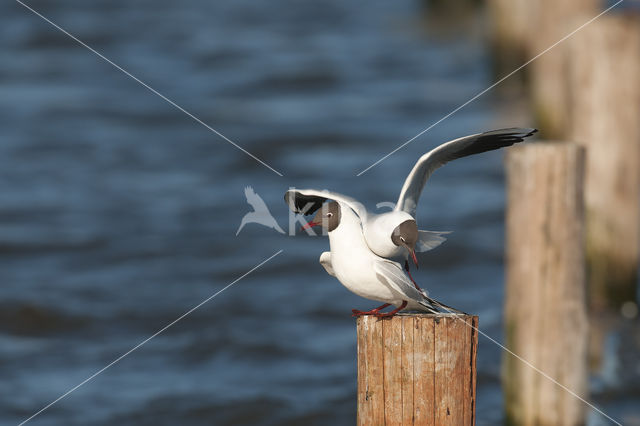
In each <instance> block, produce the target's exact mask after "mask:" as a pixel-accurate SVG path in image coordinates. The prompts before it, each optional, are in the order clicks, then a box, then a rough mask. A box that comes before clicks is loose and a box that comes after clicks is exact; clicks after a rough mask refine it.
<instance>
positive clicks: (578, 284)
mask: <svg viewBox="0 0 640 426" xmlns="http://www.w3.org/2000/svg"><path fill="white" fill-rule="evenodd" d="M584 156H585V151H584V149H583V148H582V147H580V146H578V145H577V144H573V143H568V142H567V143H530V144H525V145H522V146H518V147H513V148H511V149H509V151H508V152H507V161H506V169H507V181H508V184H507V187H508V189H507V194H508V206H507V223H506V226H507V229H506V231H507V238H506V239H507V241H506V259H507V273H506V302H505V319H504V321H505V340H506V346H507V347H508V348H509V349H510V350H512V351H513V352H514V353H516V354H518V355H519V356H521V357H522V358H524V359H525V360H527V361H528V362H530V363H531V364H532V365H533V366H535V367H536V368H538V369H539V370H541V371H543V372H544V373H546V374H547V375H549V376H550V377H552V378H553V379H554V380H556V381H557V382H559V383H561V384H562V385H564V386H566V387H567V388H569V389H571V390H572V391H573V392H575V393H576V394H577V395H580V396H581V397H583V398H584V397H586V394H587V391H588V387H587V378H588V370H587V345H588V320H587V313H586V310H587V308H586V289H585V287H586V284H585V261H584V245H583V227H584V226H583V222H584V218H583V168H584ZM503 389H504V395H505V410H506V415H507V421H508V422H509V423H510V424H515V425H578V424H583V423H584V421H585V409H584V408H585V405H584V403H583V402H581V401H580V400H578V399H577V398H576V397H574V396H573V395H571V394H569V393H568V392H567V391H566V390H564V389H562V388H561V387H559V386H558V385H557V384H555V383H553V382H552V381H551V380H549V379H548V378H546V377H544V376H542V375H541V374H540V373H539V372H537V371H535V370H534V369H533V368H531V366H528V365H526V364H525V363H523V362H522V361H520V360H518V359H516V358H514V357H513V356H512V355H510V354H506V353H505V355H504V359H503Z"/></svg>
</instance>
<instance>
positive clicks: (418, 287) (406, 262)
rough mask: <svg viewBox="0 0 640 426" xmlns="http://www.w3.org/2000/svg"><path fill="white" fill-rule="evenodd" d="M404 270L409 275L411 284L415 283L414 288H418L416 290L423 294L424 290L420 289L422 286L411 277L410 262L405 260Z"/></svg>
mask: <svg viewBox="0 0 640 426" xmlns="http://www.w3.org/2000/svg"><path fill="white" fill-rule="evenodd" d="M404 270H405V271H407V275H409V278H410V279H411V282H412V283H413V285H414V286H416V288H417V289H418V291H419V292H420V293H422V289H421V288H420V286H419V285H418V283H416V282H415V281H414V279H413V277H412V276H411V272H409V261H408V260H405V261H404Z"/></svg>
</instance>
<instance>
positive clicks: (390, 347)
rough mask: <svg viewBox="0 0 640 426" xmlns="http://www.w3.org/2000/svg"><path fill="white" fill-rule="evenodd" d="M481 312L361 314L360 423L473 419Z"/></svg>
mask: <svg viewBox="0 0 640 426" xmlns="http://www.w3.org/2000/svg"><path fill="white" fill-rule="evenodd" d="M477 327H478V317H477V316H472V315H444V314H442V315H431V314H429V315H427V314H400V315H396V316H394V317H391V318H384V319H379V318H376V317H373V316H370V315H366V316H363V317H360V318H358V320H357V329H358V421H357V423H358V425H363V426H364V425H367V426H369V425H416V426H418V425H445V424H446V425H473V424H474V423H475V401H476V351H477V346H478V334H477V332H476V329H477Z"/></svg>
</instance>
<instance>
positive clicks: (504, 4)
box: [488, 0, 534, 87]
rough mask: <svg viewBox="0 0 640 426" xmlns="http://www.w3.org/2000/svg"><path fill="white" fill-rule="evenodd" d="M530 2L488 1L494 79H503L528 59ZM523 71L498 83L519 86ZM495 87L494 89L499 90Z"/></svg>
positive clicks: (531, 7) (517, 0) (530, 26)
mask: <svg viewBox="0 0 640 426" xmlns="http://www.w3.org/2000/svg"><path fill="white" fill-rule="evenodd" d="M532 3H533V2H531V1H530V0H489V2H488V6H489V11H490V13H491V46H492V50H493V68H494V74H495V77H496V78H500V77H503V76H504V75H506V74H508V73H510V72H511V71H513V70H514V69H516V68H518V67H519V66H521V65H522V64H524V63H525V62H526V61H527V60H528V59H529V51H528V47H529V43H530V40H531V36H530V34H529V32H530V31H532V30H533V28H532V25H531V24H532V22H531V11H532V10H533V7H534V5H533V4H532ZM525 72H526V69H524V70H522V71H521V72H519V73H516V74H515V75H514V76H512V77H510V78H509V79H507V81H505V82H504V83H502V84H501V85H500V86H502V85H503V84H514V83H512V82H516V83H519V82H522V81H523V80H524V79H523V78H522V76H523V75H524V73H525ZM500 86H498V87H500Z"/></svg>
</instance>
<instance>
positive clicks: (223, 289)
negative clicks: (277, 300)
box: [18, 250, 283, 426]
mask: <svg viewBox="0 0 640 426" xmlns="http://www.w3.org/2000/svg"><path fill="white" fill-rule="evenodd" d="M282 252H283V250H279V251H277V252H276V253H274V254H272V255H271V256H270V257H268V258H267V259H265V260H263V261H262V262H260V263H259V264H257V265H256V266H254V267H253V268H251V269H250V270H249V271H247V272H245V273H244V274H242V275H241V276H240V277H238V278H236V279H235V280H233V281H232V282H230V283H229V284H227V285H226V286H224V287H223V288H222V289H221V290H218V291H217V292H215V293H214V294H212V295H211V296H209V297H207V298H206V299H204V300H203V301H202V302H200V303H198V304H197V305H196V306H194V307H193V308H191V309H189V310H188V311H187V312H185V313H184V314H182V315H180V316H179V317H178V318H176V319H175V320H173V321H171V322H170V323H169V324H167V325H165V326H164V327H162V328H161V329H160V330H158V331H156V332H155V333H154V334H152V335H151V336H149V337H147V338H146V339H144V340H143V341H142V342H140V343H138V344H137V345H135V346H134V347H133V348H131V349H129V350H128V351H127V352H125V353H124V354H122V355H120V356H119V357H118V358H116V359H114V360H113V361H111V362H110V363H109V364H107V365H106V366H104V367H102V368H101V369H100V370H98V371H96V372H95V373H93V374H92V375H91V376H89V377H87V378H86V379H84V380H83V381H82V382H80V383H78V384H77V385H75V386H74V387H72V388H71V389H69V390H68V391H66V392H65V393H64V394H62V395H61V396H59V397H58V398H57V399H55V400H54V401H52V402H50V403H49V404H47V405H45V406H44V407H42V408H41V409H40V410H38V411H36V412H35V413H34V414H32V415H31V417H29V418H27V419H25V420H23V421H22V422H21V423H20V424H19V425H18V426H22V425H24V424H25V423H27V422H28V421H30V420H31V419H33V418H34V417H36V416H37V415H39V414H41V413H42V412H43V411H45V410H47V409H48V408H50V407H51V406H52V405H54V404H56V403H57V402H59V401H60V400H61V399H63V398H65V397H66V396H68V395H69V394H70V393H72V392H73V391H75V390H76V389H78V388H79V387H80V386H82V385H84V384H85V383H87V382H89V381H90V380H92V379H94V378H95V377H96V376H98V375H99V374H101V373H102V372H104V371H105V370H106V369H107V368H109V367H111V366H112V365H114V364H116V363H118V362H119V361H121V360H122V359H123V358H125V357H126V356H127V355H129V354H131V352H133V351H135V350H136V349H138V348H140V347H141V346H142V345H144V344H145V343H147V342H148V341H149V340H151V339H153V338H154V337H156V336H157V335H159V334H160V333H162V332H164V331H166V330H167V329H168V328H169V327H171V326H172V325H174V324H175V323H177V322H178V321H180V320H182V319H183V318H184V317H186V316H187V315H189V314H191V313H192V312H193V311H195V310H196V309H198V308H199V307H201V306H202V305H204V304H205V303H207V302H208V301H210V300H211V299H213V298H214V297H216V296H217V295H219V294H220V293H222V292H223V291H225V290H226V289H228V288H229V287H231V286H232V285H234V284H235V283H237V282H238V281H240V280H241V279H243V278H244V277H246V276H247V275H249V274H250V273H252V272H253V271H255V270H256V269H258V268H259V267H261V266H262V265H264V264H265V263H267V262H268V261H270V260H271V259H273V258H274V257H276V256H277V255H279V254H280V253H282Z"/></svg>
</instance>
